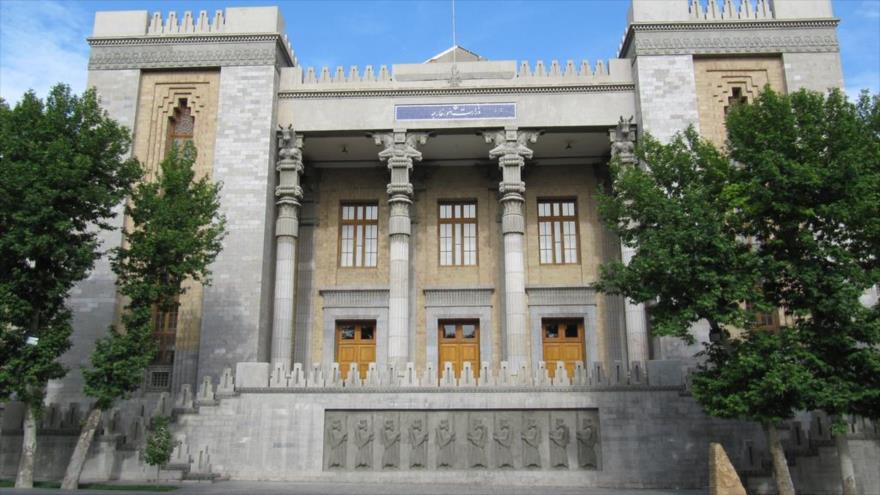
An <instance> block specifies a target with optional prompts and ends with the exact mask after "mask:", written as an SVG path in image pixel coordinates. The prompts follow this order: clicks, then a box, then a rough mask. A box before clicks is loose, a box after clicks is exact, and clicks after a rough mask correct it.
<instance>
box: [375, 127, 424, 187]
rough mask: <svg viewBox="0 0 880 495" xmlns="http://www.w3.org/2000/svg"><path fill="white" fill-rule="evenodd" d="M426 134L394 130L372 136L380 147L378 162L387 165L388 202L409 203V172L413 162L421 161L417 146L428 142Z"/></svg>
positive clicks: (410, 185)
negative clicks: (388, 176)
mask: <svg viewBox="0 0 880 495" xmlns="http://www.w3.org/2000/svg"><path fill="white" fill-rule="evenodd" d="M428 136H429V134H428V133H427V132H407V131H406V129H394V130H393V131H392V132H382V133H376V134H373V136H372V137H373V142H374V143H376V146H381V147H382V151H380V152H379V160H381V161H383V162H387V163H388V170H390V171H391V181H390V182H389V183H388V187H387V191H388V195H389V196H391V199H390V200H389V201H390V202H392V203H394V202H407V203H408V202H409V198H410V197H412V194H413V186H412V184H411V183H410V181H409V171H410V170H412V167H413V161H421V160H422V153H421V152H420V151H419V150H418V146H420V145H423V144H425V143H426V142H427V141H428Z"/></svg>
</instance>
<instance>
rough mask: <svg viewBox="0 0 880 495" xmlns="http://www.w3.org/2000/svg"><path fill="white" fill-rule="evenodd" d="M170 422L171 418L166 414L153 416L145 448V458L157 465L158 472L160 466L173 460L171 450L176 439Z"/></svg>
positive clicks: (152, 464) (150, 463)
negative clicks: (172, 434) (173, 436)
mask: <svg viewBox="0 0 880 495" xmlns="http://www.w3.org/2000/svg"><path fill="white" fill-rule="evenodd" d="M169 423H170V420H169V418H168V417H166V416H159V417H156V418H153V425H152V428H151V430H150V436H149V437H148V438H147V446H146V448H145V449H144V460H145V461H147V464H149V465H150V466H156V471H157V473H158V470H159V468H160V467H162V466H164V465H165V464H168V461H170V460H171V452H173V451H174V440H173V439H172V438H171V429H170V428H169V427H168V425H169Z"/></svg>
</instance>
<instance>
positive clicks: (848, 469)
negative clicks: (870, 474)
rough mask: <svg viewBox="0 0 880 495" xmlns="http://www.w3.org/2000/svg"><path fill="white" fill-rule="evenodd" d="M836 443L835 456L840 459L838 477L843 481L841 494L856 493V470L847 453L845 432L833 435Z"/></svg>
mask: <svg viewBox="0 0 880 495" xmlns="http://www.w3.org/2000/svg"><path fill="white" fill-rule="evenodd" d="M834 443H835V444H836V445H837V458H838V459H840V479H841V480H842V481H843V495H856V472H855V469H854V468H853V461H852V456H850V454H849V438H847V437H846V433H838V434H836V435H834Z"/></svg>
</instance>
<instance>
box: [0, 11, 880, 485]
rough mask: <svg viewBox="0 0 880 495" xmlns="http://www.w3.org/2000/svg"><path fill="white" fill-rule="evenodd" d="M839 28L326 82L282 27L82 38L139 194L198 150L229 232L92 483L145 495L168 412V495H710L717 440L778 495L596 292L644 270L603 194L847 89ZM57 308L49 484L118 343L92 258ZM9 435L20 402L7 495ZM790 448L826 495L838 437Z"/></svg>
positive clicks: (4, 460)
mask: <svg viewBox="0 0 880 495" xmlns="http://www.w3.org/2000/svg"><path fill="white" fill-rule="evenodd" d="M837 22H838V20H837V19H836V18H835V17H834V15H833V13H832V10H831V4H830V1H829V0H744V1H741V2H740V1H731V0H725V1H724V2H722V3H720V4H719V3H716V1H715V0H708V3H706V1H705V0H702V1H701V0H632V4H631V8H630V12H629V19H628V27H627V30H626V33H625V37H624V39H623V42H622V44H621V47H620V51H619V53H618V58H614V59H611V60H608V61H601V60H600V61H595V62H588V61H583V62H581V61H567V62H564V63H560V62H557V61H552V62H550V63H547V64H545V63H544V62H542V61H536V62H527V61H522V62H517V61H512V60H486V59H484V58H482V57H480V56H479V55H477V54H475V53H473V52H470V51H468V50H465V49H464V48H461V47H453V48H451V49H450V50H447V51H446V52H443V53H441V54H438V55H437V56H435V57H432V58H431V59H429V60H428V61H427V62H425V63H422V64H394V65H392V66H391V67H390V68H389V67H387V66H381V67H378V68H375V67H370V66H367V67H363V68H361V67H351V68H348V69H345V68H342V67H339V68H335V69H331V68H326V67H325V68H320V69H314V68H311V67H306V66H304V65H303V64H301V62H300V61H299V60H298V59H297V58H296V56H295V54H294V52H293V50H292V48H291V45H290V44H289V43H288V40H287V36H286V35H285V34H284V33H285V28H284V21H283V19H282V18H281V15H280V12H279V10H278V9H277V8H276V7H260V8H228V9H226V10H225V12H223V11H218V12H216V14H215V15H213V16H209V15H208V13H206V12H201V13H199V14H198V15H197V16H194V15H193V14H191V13H190V12H186V13H184V14H183V15H182V16H181V17H178V16H177V14H176V13H174V12H171V13H169V14H168V15H167V16H165V17H162V16H161V15H160V14H159V13H156V14H153V15H149V14H148V13H147V12H146V11H129V12H99V13H97V15H96V17H95V25H94V31H93V34H92V36H91V37H90V38H89V40H88V42H89V44H90V45H91V49H92V51H91V57H90V60H89V85H90V86H93V87H95V88H96V89H97V91H98V93H99V95H100V97H101V102H102V104H103V105H104V107H105V108H106V109H107V111H108V112H109V113H110V115H111V116H112V117H114V118H115V119H117V120H119V121H120V122H122V123H123V124H125V125H127V126H129V127H130V128H131V129H132V130H133V133H134V146H133V153H134V155H135V156H136V157H137V158H138V159H139V160H140V161H141V162H142V163H143V164H144V165H145V167H146V168H147V170H148V171H149V173H148V175H151V174H155V171H156V169H157V166H158V163H159V161H161V159H162V158H163V157H164V156H165V153H166V152H167V149H168V146H169V145H170V143H172V142H174V141H175V140H176V139H190V140H192V141H193V142H194V144H195V145H196V147H197V149H198V152H199V157H198V161H197V164H196V167H197V170H198V174H200V175H203V176H209V177H210V178H211V179H212V180H214V181H218V182H222V183H223V188H222V209H223V213H224V214H225V215H226V218H227V220H228V231H229V234H228V236H227V237H226V239H225V241H224V249H223V251H222V252H221V254H220V255H219V257H218V259H217V260H216V262H215V263H214V265H213V266H212V271H213V280H212V283H211V284H210V285H208V286H205V287H202V286H201V285H199V284H195V283H192V284H188V286H187V292H186V293H185V294H184V295H183V296H182V297H181V301H180V308H179V310H178V312H177V313H176V314H172V315H160V318H158V320H160V321H161V323H159V324H158V325H159V326H160V327H161V328H158V329H157V330H160V331H161V334H162V336H163V339H164V340H162V348H163V351H164V354H163V356H165V358H166V359H164V361H162V362H157V363H156V364H155V365H154V366H151V368H150V369H149V371H148V373H147V376H146V377H145V385H144V388H143V391H142V392H141V393H139V394H138V396H137V397H134V398H132V399H131V400H129V401H127V402H125V403H124V404H121V405H120V406H119V409H118V410H117V411H114V412H113V413H112V414H109V415H107V417H106V418H105V423H104V425H103V427H102V431H101V434H100V435H99V437H98V440H97V441H96V444H95V447H94V451H93V452H92V453H91V454H90V458H89V461H88V463H87V465H86V470H85V477H86V478H88V479H139V478H146V477H149V476H152V475H154V474H155V471H154V470H153V469H152V468H147V467H146V466H145V465H144V463H143V461H142V460H141V455H140V454H139V448H140V446H141V445H142V444H143V441H144V437H145V434H146V428H147V426H148V425H149V422H150V419H151V418H152V417H153V416H154V415H158V414H164V415H173V416H174V418H175V421H174V423H173V431H174V434H175V437H176V438H177V440H178V442H179V443H178V447H177V448H176V450H175V453H174V460H173V461H172V463H171V464H170V465H169V466H166V469H165V470H163V471H162V473H163V476H168V477H175V476H188V477H206V476H225V477H231V478H235V479H325V478H331V477H332V478H333V479H336V480H349V481H364V480H366V481H378V482H386V481H413V480H420V481H432V480H433V481H464V482H482V483H490V482H496V481H501V480H505V481H508V482H509V481H517V480H518V481H520V482H523V483H538V484H540V483H553V484H569V485H588V486H618V487H702V486H706V484H707V482H708V471H707V468H706V466H707V462H708V445H709V442H710V441H714V442H721V443H722V444H723V445H724V446H725V448H726V449H727V451H728V453H729V454H730V456H731V459H732V460H733V462H734V464H735V465H736V466H737V468H738V469H739V470H741V471H742V472H749V473H752V478H751V481H750V482H751V483H752V484H754V485H755V486H760V485H761V484H762V483H766V482H767V479H766V469H765V468H766V465H765V464H764V461H765V459H766V449H765V447H764V443H763V436H762V435H761V432H760V430H759V428H758V427H757V426H755V425H751V424H745V423H738V422H732V421H719V420H715V419H711V418H708V417H706V416H705V415H704V414H703V413H702V412H701V411H700V409H699V407H698V406H697V405H696V403H695V402H694V401H693V399H692V398H691V397H690V396H689V395H688V393H687V380H686V378H685V372H686V370H687V368H688V367H690V366H692V365H693V361H692V356H693V354H694V352H695V351H696V350H697V348H696V347H687V346H684V345H683V344H681V343H680V342H678V341H675V340H670V339H660V338H653V337H652V336H651V334H650V329H649V327H648V323H647V320H648V319H647V317H646V313H645V308H644V307H642V306H641V305H638V304H634V303H632V302H630V301H626V300H624V299H622V298H620V297H614V296H607V295H603V294H600V293H597V292H596V291H595V290H594V289H593V284H594V282H595V281H596V280H597V277H598V274H599V268H600V265H601V264H602V263H603V262H606V261H609V260H615V259H624V260H626V259H628V258H629V257H631V256H632V255H633V252H634V251H633V249H632V248H630V247H627V246H622V245H621V244H620V242H619V241H618V240H617V239H616V238H614V237H613V236H612V235H611V234H610V233H609V232H608V231H607V230H606V229H605V228H604V227H603V226H602V224H601V222H600V220H599V218H598V214H597V211H596V210H597V203H596V195H597V191H599V190H600V188H602V187H607V163H608V161H609V159H610V158H611V157H612V156H614V155H617V154H620V155H621V157H622V158H623V159H627V158H629V157H630V155H629V153H630V152H631V150H632V145H633V143H634V141H635V140H636V139H637V136H638V135H640V134H642V133H646V132H649V133H651V134H653V135H654V136H656V137H658V138H660V139H662V140H668V139H670V138H671V137H672V135H673V134H674V133H675V132H677V131H679V130H682V129H684V128H685V127H686V126H688V125H693V126H695V127H696V128H697V129H699V130H700V131H701V132H702V133H703V135H704V136H706V137H707V138H708V139H711V140H713V141H714V142H716V143H718V144H723V140H724V134H725V131H724V114H725V110H726V108H727V107H728V106H729V105H732V104H735V103H736V102H738V101H748V100H750V99H752V98H754V96H755V95H756V93H757V92H758V91H759V90H760V89H761V88H762V87H763V86H764V85H768V84H769V85H770V86H771V87H773V88H774V89H776V90H779V91H792V90H796V89H798V88H804V87H805V88H809V89H813V90H818V91H825V90H827V89H829V88H832V87H840V86H841V85H842V75H841V68H840V57H839V53H838V41H837V32H836V26H837ZM115 225H116V226H117V227H123V226H124V225H125V219H123V218H122V215H121V214H120V216H119V217H117V218H116V223H115ZM121 230H122V229H121V228H120V229H118V230H115V231H112V232H107V233H104V234H103V241H104V246H105V247H112V246H114V245H118V244H119V243H120V242H121V239H122V234H121ZM70 305H71V307H72V308H73V310H74V314H75V327H76V333H75V336H74V347H73V348H72V349H71V351H70V352H69V353H68V354H67V355H66V356H65V360H66V363H67V364H68V365H69V366H70V368H71V372H70V374H69V375H68V377H66V378H65V379H63V380H61V381H58V382H53V383H52V384H51V386H50V390H49V394H48V402H49V403H50V406H49V409H48V413H47V415H46V417H45V418H44V419H43V423H42V430H41V436H40V438H41V440H40V441H41V444H40V450H39V452H40V454H39V455H40V456H42V458H43V459H44V461H45V462H40V463H38V465H39V466H41V467H42V469H43V472H41V473H38V474H39V475H42V476H44V477H52V476H57V475H58V474H59V473H60V472H62V471H63V468H64V465H65V464H66V459H67V456H68V455H69V452H70V449H71V448H72V444H73V441H74V440H75V436H72V435H71V433H72V432H75V430H76V425H77V424H78V423H77V421H78V418H80V417H81V416H82V414H83V413H84V412H85V410H86V409H87V408H88V407H89V403H88V400H87V399H86V398H85V397H84V396H83V394H82V379H81V375H80V372H79V367H80V366H81V365H84V364H87V362H88V356H89V353H90V350H91V348H92V346H93V344H94V341H95V339H96V338H98V337H99V336H100V335H102V334H103V333H104V332H105V331H106V328H107V327H108V326H109V325H110V324H112V323H113V322H114V321H117V320H118V317H119V312H120V307H121V301H120V300H119V298H118V297H117V294H116V288H115V286H114V276H113V274H112V272H111V270H110V267H109V263H108V262H107V261H106V260H102V261H101V262H99V263H98V265H97V266H96V268H95V270H94V272H93V273H92V274H91V275H90V276H89V278H88V279H87V280H85V281H83V282H82V283H81V284H79V286H77V288H76V289H75V290H74V292H73V293H72V295H71V298H70ZM694 332H695V333H696V334H697V336H698V337H700V338H705V334H706V333H707V330H706V329H704V328H701V327H700V326H697V327H695V328H694ZM20 421H21V418H20V408H18V407H17V406H16V405H15V404H8V405H7V406H6V409H5V414H4V416H3V423H2V437H0V438H2V440H0V444H2V451H0V455H2V457H0V469H2V471H3V473H4V474H6V473H9V472H11V471H14V468H15V465H16V463H17V456H18V453H17V449H18V447H17V445H18V444H20V438H21V437H20ZM787 432H788V434H789V438H788V439H787V442H788V444H787V445H788V447H789V448H790V450H791V452H792V453H793V454H792V455H795V454H797V455H800V454H803V458H804V460H803V461H800V462H799V464H798V465H797V468H796V469H795V471H796V473H795V477H796V479H797V480H798V483H799V484H801V486H805V487H818V488H817V489H820V490H821V489H824V487H828V486H830V487H833V486H834V483H835V482H834V473H835V469H834V463H833V461H831V460H829V459H828V458H827V455H826V457H824V458H823V457H821V456H818V457H817V456H815V455H813V456H812V457H810V455H808V454H815V453H816V449H821V448H826V450H827V445H826V443H823V442H827V441H828V431H827V418H824V417H822V416H819V415H804V416H803V417H801V418H799V421H798V422H793V423H792V424H791V425H789V429H788V430H787ZM852 436H853V440H854V441H853V449H854V450H856V454H857V455H856V456H855V457H856V458H857V459H859V460H858V461H857V469H858V470H859V471H860V473H863V474H864V475H865V476H868V477H869V478H867V479H869V481H868V482H866V483H863V485H865V486H870V484H871V483H870V481H871V480H872V481H873V482H874V485H873V486H878V485H880V479H878V478H877V473H876V471H873V472H872V471H871V468H870V466H871V465H872V464H871V462H874V464H873V466H874V467H876V461H877V458H878V446H877V442H876V436H877V432H876V427H875V426H874V425H872V424H870V423H868V422H864V421H861V420H859V422H857V424H853V432H852ZM826 454H827V453H826ZM801 467H803V469H801ZM817 473H822V474H821V475H819V474H817ZM866 493H867V492H866Z"/></svg>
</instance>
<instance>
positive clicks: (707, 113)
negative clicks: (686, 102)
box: [694, 56, 785, 146]
mask: <svg viewBox="0 0 880 495" xmlns="http://www.w3.org/2000/svg"><path fill="white" fill-rule="evenodd" d="M694 78H695V79H696V86H697V105H698V109H699V113H700V131H701V133H702V135H703V137H705V138H706V139H708V140H710V141H712V142H713V143H715V145H716V146H724V143H725V141H726V140H727V127H726V125H725V123H724V119H725V108H726V107H728V106H729V101H728V98H730V97H731V95H732V94H733V88H740V90H741V91H742V95H743V96H744V97H745V98H747V99H748V101H754V99H755V98H756V97H757V96H758V94H759V93H760V92H761V91H762V90H763V89H764V86H765V85H767V84H769V85H770V87H771V88H773V90H774V91H777V92H778V91H785V74H784V73H783V70H782V60H780V58H779V57H778V56H771V57H747V58H742V57H737V58H732V57H711V58H698V59H695V60H694Z"/></svg>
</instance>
